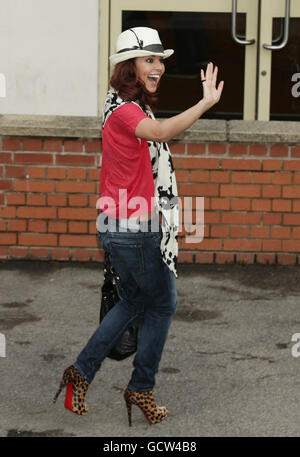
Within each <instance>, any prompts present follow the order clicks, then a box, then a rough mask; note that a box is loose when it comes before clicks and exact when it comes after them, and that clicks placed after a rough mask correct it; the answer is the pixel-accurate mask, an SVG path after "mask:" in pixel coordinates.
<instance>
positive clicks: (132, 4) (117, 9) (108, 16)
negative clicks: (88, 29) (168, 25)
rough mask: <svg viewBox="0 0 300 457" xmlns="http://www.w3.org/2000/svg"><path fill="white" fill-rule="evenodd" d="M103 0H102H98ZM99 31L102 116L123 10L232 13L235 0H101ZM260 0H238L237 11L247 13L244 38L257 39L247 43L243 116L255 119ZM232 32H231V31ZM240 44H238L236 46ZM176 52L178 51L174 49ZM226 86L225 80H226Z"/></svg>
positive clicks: (100, 105) (246, 118)
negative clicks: (178, 0) (110, 59)
mask: <svg viewBox="0 0 300 457" xmlns="http://www.w3.org/2000/svg"><path fill="white" fill-rule="evenodd" d="M99 1H100V0H99ZM100 6H101V8H100V10H101V11H100V33H99V53H100V58H99V91H98V93H99V104H98V112H99V115H101V111H102V105H103V103H104V99H105V95H106V92H107V90H108V89H109V79H110V75H111V73H112V70H113V67H112V65H110V63H109V59H108V58H109V55H111V54H114V52H115V49H114V46H115V43H116V40H117V37H118V36H119V34H120V33H121V31H122V11H123V10H132V11H178V12H179V11H182V12H185V11H189V12H190V11H195V12H218V13H231V12H232V0H210V1H209V2H208V1H207V0H185V1H184V2H174V0H164V1H163V2H162V1H161V0H151V2H141V1H140V0H101V3H100ZM258 7H259V0H251V2H249V0H238V2H237V12H238V13H245V14H246V30H245V35H246V36H245V38H246V39H251V38H255V43H254V44H252V45H248V46H246V49H245V71H244V100H243V119H244V120H254V119H255V111H256V87H257V76H256V71H257V29H258ZM229 33H230V31H229ZM237 46H238V45H237ZM175 51H176V50H175ZM225 85H226V81H225Z"/></svg>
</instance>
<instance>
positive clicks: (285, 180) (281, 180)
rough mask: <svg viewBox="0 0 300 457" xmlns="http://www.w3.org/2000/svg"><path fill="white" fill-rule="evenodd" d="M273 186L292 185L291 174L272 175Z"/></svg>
mask: <svg viewBox="0 0 300 457" xmlns="http://www.w3.org/2000/svg"><path fill="white" fill-rule="evenodd" d="M273 184H292V174H291V173H273Z"/></svg>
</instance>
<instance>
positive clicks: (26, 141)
mask: <svg viewBox="0 0 300 457" xmlns="http://www.w3.org/2000/svg"><path fill="white" fill-rule="evenodd" d="M23 150H24V151H41V150H42V140H41V139H40V138H23Z"/></svg>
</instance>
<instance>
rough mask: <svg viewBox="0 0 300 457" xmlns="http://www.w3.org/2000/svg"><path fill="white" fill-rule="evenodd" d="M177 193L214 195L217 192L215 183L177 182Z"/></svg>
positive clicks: (217, 188) (200, 195)
mask: <svg viewBox="0 0 300 457" xmlns="http://www.w3.org/2000/svg"><path fill="white" fill-rule="evenodd" d="M178 192H179V195H186V196H199V197H202V196H216V195H218V193H219V187H218V185H217V184H203V185H202V184H179V186H178Z"/></svg>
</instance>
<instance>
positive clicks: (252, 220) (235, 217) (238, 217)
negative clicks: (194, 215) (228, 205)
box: [205, 211, 261, 225]
mask: <svg viewBox="0 0 300 457" xmlns="http://www.w3.org/2000/svg"><path fill="white" fill-rule="evenodd" d="M205 220H206V219H205ZM206 222H207V220H206ZM260 222H261V215H260V214H255V213H248V212H246V213H233V212H230V211H228V212H226V213H223V214H222V224H229V225H230V224H235V225H259V224H260Z"/></svg>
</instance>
